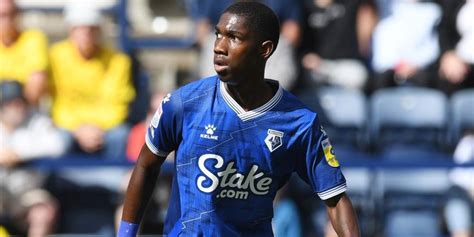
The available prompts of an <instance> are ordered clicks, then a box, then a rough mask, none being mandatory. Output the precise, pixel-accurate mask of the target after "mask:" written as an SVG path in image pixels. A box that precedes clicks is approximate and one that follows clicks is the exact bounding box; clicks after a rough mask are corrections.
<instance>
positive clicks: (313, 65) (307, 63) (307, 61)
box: [302, 53, 321, 71]
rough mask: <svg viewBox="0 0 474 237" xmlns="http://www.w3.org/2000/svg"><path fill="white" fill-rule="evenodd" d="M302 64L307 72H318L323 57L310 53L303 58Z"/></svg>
mask: <svg viewBox="0 0 474 237" xmlns="http://www.w3.org/2000/svg"><path fill="white" fill-rule="evenodd" d="M302 63H303V67H304V68H306V69H307V70H310V71H316V70H318V68H319V66H320V65H321V57H319V55H317V54H315V53H308V54H306V55H305V56H303V59H302Z"/></svg>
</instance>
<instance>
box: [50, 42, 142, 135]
mask: <svg viewBox="0 0 474 237" xmlns="http://www.w3.org/2000/svg"><path fill="white" fill-rule="evenodd" d="M50 62H51V71H50V72H51V75H50V76H51V79H52V80H51V86H52V93H53V107H52V117H53V120H54V122H55V123H56V125H57V126H59V127H61V128H64V129H66V130H69V131H73V130H75V129H76V128H78V127H79V126H81V125H83V124H92V125H95V126H98V127H100V128H102V129H104V130H108V129H110V128H113V127H115V126H118V125H119V124H121V123H123V122H124V121H125V119H126V117H127V114H128V106H129V103H130V102H131V100H132V99H133V98H134V95H135V92H134V88H133V85H132V83H131V75H130V73H131V61H130V59H129V58H128V56H126V55H125V54H122V53H119V52H116V51H114V50H112V49H109V48H104V47H102V48H100V50H99V51H98V53H97V54H96V55H95V56H94V57H93V58H91V59H84V58H83V57H81V55H80V53H79V52H78V50H77V48H76V47H74V45H73V43H72V42H71V41H70V40H65V41H62V42H59V43H57V44H55V45H53V46H52V48H51V51H50Z"/></svg>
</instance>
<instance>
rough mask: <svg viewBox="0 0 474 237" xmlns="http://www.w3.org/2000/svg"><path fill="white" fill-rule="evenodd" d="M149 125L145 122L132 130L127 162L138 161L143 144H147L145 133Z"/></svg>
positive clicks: (128, 144)
mask: <svg viewBox="0 0 474 237" xmlns="http://www.w3.org/2000/svg"><path fill="white" fill-rule="evenodd" d="M146 128H147V125H146V123H145V122H141V123H138V124H136V125H135V126H133V127H132V129H131V130H130V134H129V135H128V142H127V160H129V161H133V162H135V161H137V159H138V155H139V154H140V150H141V149H142V146H143V144H145V133H146Z"/></svg>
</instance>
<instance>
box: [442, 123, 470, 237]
mask: <svg viewBox="0 0 474 237" xmlns="http://www.w3.org/2000/svg"><path fill="white" fill-rule="evenodd" d="M454 161H455V162H456V163H458V164H466V163H474V132H471V133H470V134H468V135H466V136H464V137H463V138H462V139H461V140H460V141H459V143H458V145H457V147H456V150H455V152H454ZM450 178H451V182H452V183H453V184H454V187H453V188H452V189H451V190H450V191H449V192H448V200H447V202H446V206H445V208H444V218H445V222H446V224H447V227H448V231H449V233H450V234H451V236H452V237H472V236H473V228H474V218H473V217H474V204H473V203H474V168H456V169H454V170H453V171H451V173H450Z"/></svg>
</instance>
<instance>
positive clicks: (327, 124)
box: [299, 86, 367, 151]
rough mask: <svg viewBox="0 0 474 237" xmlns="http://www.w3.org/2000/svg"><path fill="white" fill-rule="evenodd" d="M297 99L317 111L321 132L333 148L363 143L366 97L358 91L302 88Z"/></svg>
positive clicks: (362, 146)
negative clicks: (322, 128)
mask: <svg viewBox="0 0 474 237" xmlns="http://www.w3.org/2000/svg"><path fill="white" fill-rule="evenodd" d="M299 98H300V99H301V100H302V101H303V102H304V103H305V104H307V105H308V106H309V107H310V108H312V109H313V110H315V111H317V112H318V114H319V117H320V122H321V124H322V125H323V127H324V129H325V131H326V132H327V134H328V135H329V137H330V138H331V141H332V142H333V143H334V144H336V147H338V148H336V151H337V149H342V147H346V146H352V147H356V148H364V147H365V145H366V140H367V139H366V137H367V136H366V134H367V133H366V122H367V99H366V97H365V95H364V94H363V93H362V92H361V91H358V90H350V89H344V88H341V87H329V86H328V87H320V88H318V89H316V90H306V91H304V92H302V93H300V94H299Z"/></svg>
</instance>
